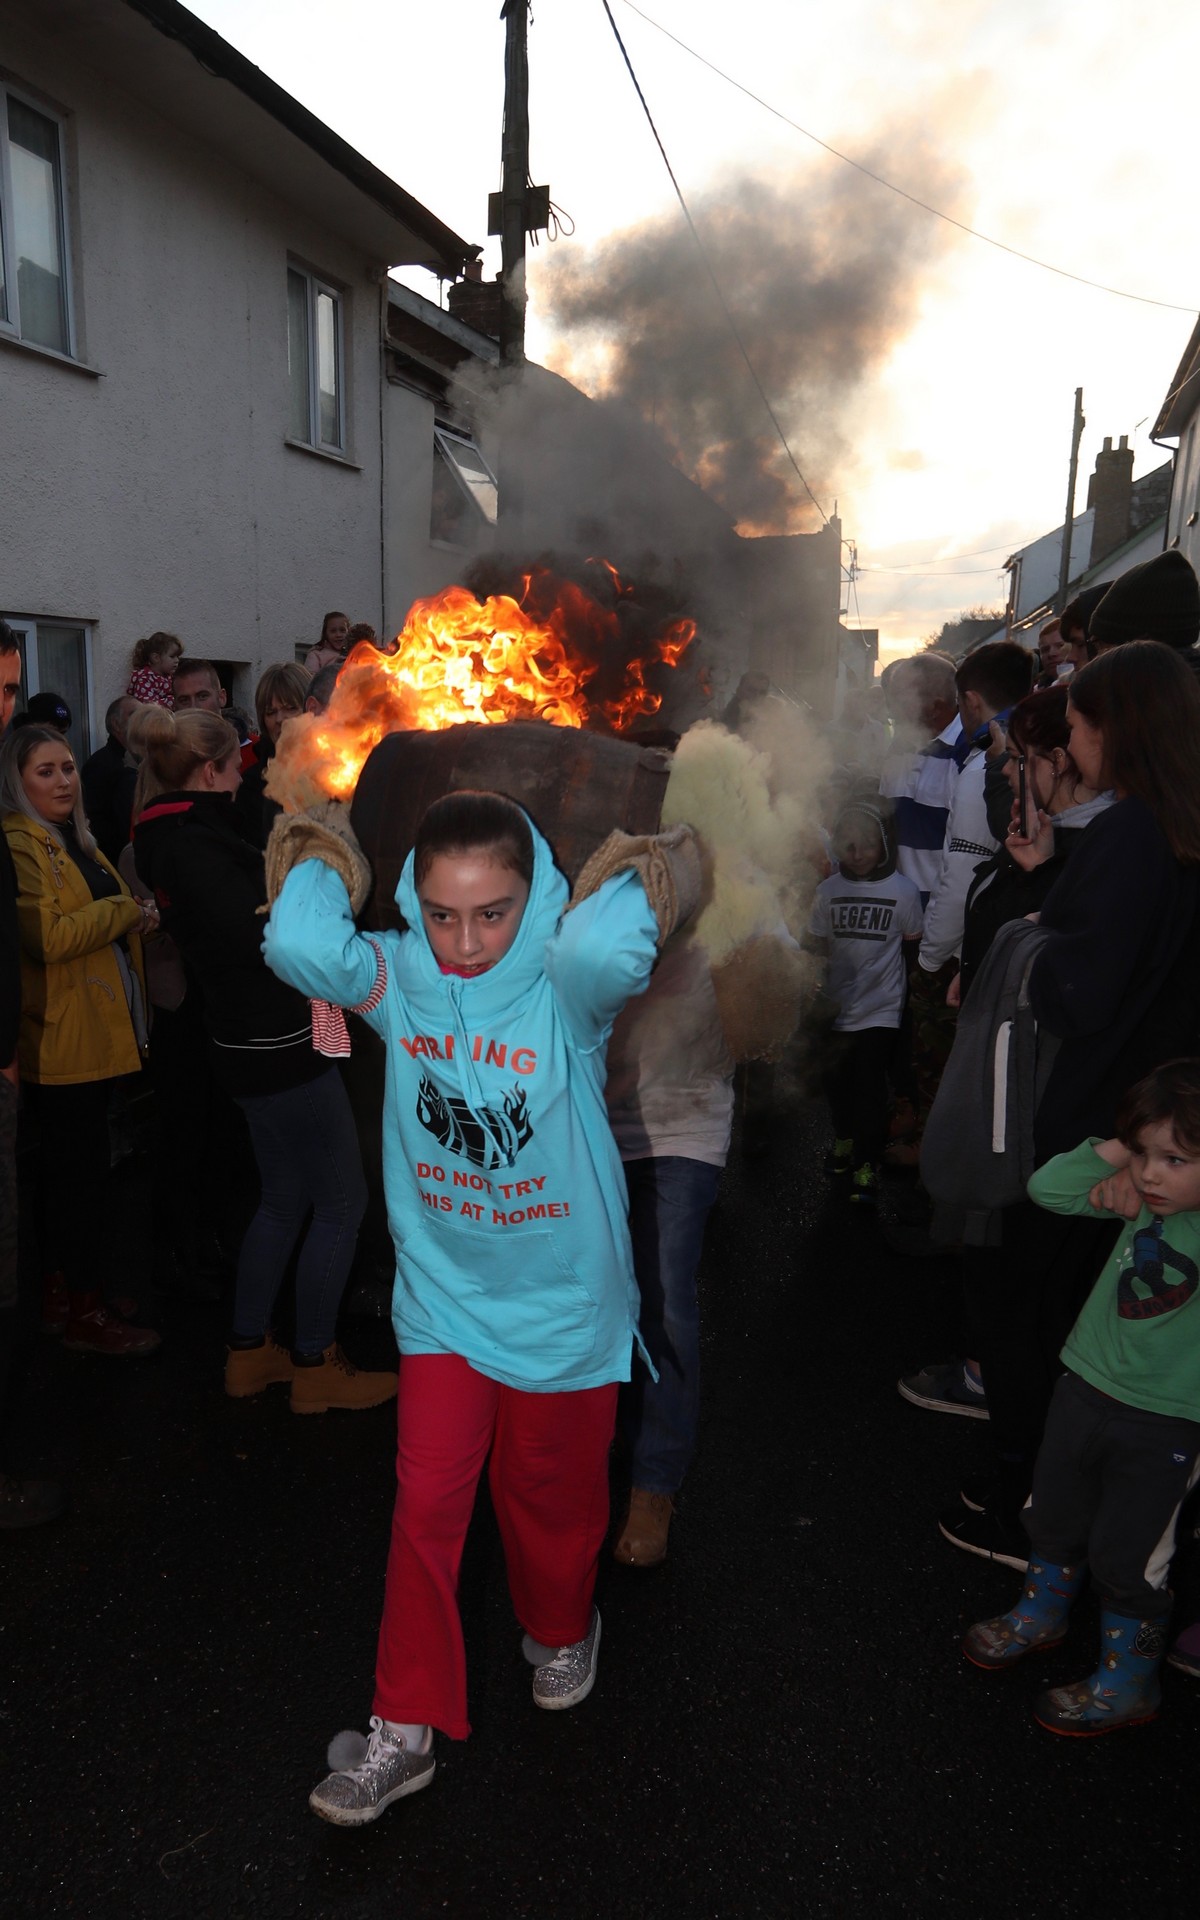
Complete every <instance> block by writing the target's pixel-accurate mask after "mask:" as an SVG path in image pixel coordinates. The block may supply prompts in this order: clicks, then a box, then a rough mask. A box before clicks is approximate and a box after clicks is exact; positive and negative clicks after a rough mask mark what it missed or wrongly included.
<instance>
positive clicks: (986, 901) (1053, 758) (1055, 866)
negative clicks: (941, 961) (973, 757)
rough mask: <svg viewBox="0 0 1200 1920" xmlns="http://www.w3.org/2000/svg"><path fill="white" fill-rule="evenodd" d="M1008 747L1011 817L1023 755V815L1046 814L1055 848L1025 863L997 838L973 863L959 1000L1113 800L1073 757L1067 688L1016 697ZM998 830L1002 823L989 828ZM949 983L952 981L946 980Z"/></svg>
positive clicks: (1038, 902)
mask: <svg viewBox="0 0 1200 1920" xmlns="http://www.w3.org/2000/svg"><path fill="white" fill-rule="evenodd" d="M1007 736H1008V753H1007V756H1006V764H1005V767H1004V772H1005V774H1006V775H1007V779H1008V788H1009V791H1010V793H1011V795H1012V805H1013V812H1012V816H1011V820H1005V821H1004V825H1003V832H1004V833H1007V831H1008V828H1009V826H1010V824H1012V822H1013V821H1015V820H1016V818H1017V814H1016V808H1017V806H1018V801H1019V795H1020V767H1021V762H1022V761H1023V762H1024V768H1025V794H1026V806H1027V809H1028V815H1029V819H1030V820H1033V819H1034V818H1035V817H1036V816H1037V814H1038V813H1039V812H1041V813H1044V814H1045V815H1046V816H1047V817H1048V818H1049V820H1050V821H1051V822H1052V824H1053V828H1054V850H1053V852H1052V854H1051V855H1050V858H1049V859H1048V860H1045V861H1043V862H1041V863H1040V864H1039V865H1037V866H1035V867H1033V868H1029V869H1027V868H1026V867H1024V866H1022V865H1020V864H1019V863H1018V862H1017V861H1016V860H1015V859H1014V858H1013V856H1012V853H1011V852H1010V850H1009V848H1008V847H1007V846H1006V845H1001V847H1000V848H999V850H998V851H997V852H996V853H994V854H993V855H992V856H991V858H990V859H989V860H985V861H983V862H982V864H981V865H980V866H978V867H977V868H976V870H975V878H974V880H973V881H972V882H971V887H970V891H969V892H968V894H967V906H966V920H965V925H964V928H963V943H962V956H961V966H960V970H959V972H958V974H957V975H956V976H955V978H956V980H957V982H958V989H957V996H956V998H957V999H958V1001H959V1003H960V1004H961V1000H962V999H963V998H965V996H966V993H967V991H968V989H969V987H970V984H971V979H972V977H973V975H974V972H975V969H976V968H977V967H978V965H979V963H980V961H981V960H982V959H983V956H984V954H985V953H986V952H987V950H988V948H989V947H990V946H991V944H992V941H993V940H994V939H995V937H996V934H997V932H998V931H999V929H1000V928H1001V927H1002V926H1004V925H1005V924H1006V923H1007V922H1008V921H1009V920H1023V919H1024V918H1025V916H1026V914H1030V913H1037V912H1038V911H1039V910H1040V908H1041V905H1042V902H1043V901H1044V900H1045V898H1046V896H1047V894H1048V893H1049V892H1050V889H1051V888H1052V887H1053V886H1054V885H1055V884H1056V882H1057V881H1058V878H1059V876H1060V874H1061V873H1062V871H1063V869H1064V868H1065V866H1066V864H1067V861H1068V859H1069V858H1070V856H1071V854H1072V852H1073V851H1074V849H1075V848H1076V846H1077V845H1078V844H1079V840H1080V836H1081V835H1082V834H1083V832H1084V830H1085V828H1087V827H1090V826H1091V824H1092V821H1093V820H1095V819H1096V818H1097V817H1098V815H1100V814H1101V813H1103V812H1104V810H1105V808H1106V807H1110V806H1111V805H1112V803H1113V798H1114V796H1113V794H1112V793H1111V792H1101V793H1097V792H1096V791H1095V790H1094V789H1093V788H1092V787H1090V786H1089V785H1088V783H1087V781H1086V780H1085V779H1084V778H1083V775H1082V774H1081V773H1080V771H1079V768H1078V767H1077V766H1076V765H1075V762H1074V760H1073V759H1072V758H1071V728H1070V724H1069V722H1068V719H1067V689H1066V688H1065V687H1064V686H1058V687H1045V688H1040V689H1038V690H1037V691H1036V692H1034V693H1027V694H1026V696H1025V698H1024V699H1023V700H1018V702H1017V704H1016V706H1015V707H1014V708H1013V710H1012V712H1011V714H1010V715H1009V719H1008V727H1007ZM994 830H995V831H996V832H997V833H1000V832H1001V827H1000V824H999V823H997V825H996V827H995V829H994ZM951 985H952V987H953V982H952V983H951Z"/></svg>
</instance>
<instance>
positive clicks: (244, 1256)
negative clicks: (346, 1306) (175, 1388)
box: [233, 1067, 367, 1354]
mask: <svg viewBox="0 0 1200 1920" xmlns="http://www.w3.org/2000/svg"><path fill="white" fill-rule="evenodd" d="M238 1105H239V1107H241V1109H242V1111H243V1113H244V1114H245V1116H246V1120H247V1123H248V1125H249V1128H250V1139H251V1141H252V1143H253V1146H254V1158H255V1160H256V1161H257V1162H258V1172H259V1178H260V1180H261V1181H262V1197H261V1199H260V1200H259V1203H258V1212H257V1213H256V1214H255V1216H254V1218H253V1220H252V1221H251V1222H250V1225H249V1227H248V1228H247V1229H246V1237H245V1239H244V1240H243V1241H242V1245H241V1251H240V1252H239V1254H238V1270H237V1291H236V1293H235V1296H234V1304H233V1332H234V1337H235V1339H240V1340H253V1339H256V1338H258V1336H259V1335H260V1334H263V1333H265V1332H266V1330H267V1327H268V1326H269V1325H270V1319H271V1310H272V1308H273V1307H274V1305H275V1296H276V1295H277V1294H278V1292H279V1288H280V1283H281V1282H282V1280H283V1275H284V1271H285V1269H286V1267H287V1263H288V1260H289V1259H290V1257H291V1252H292V1248H293V1247H294V1246H295V1244H296V1241H297V1239H298V1238H299V1234H300V1229H301V1227H302V1226H303V1225H304V1217H305V1215H306V1214H307V1212H308V1210H309V1208H310V1207H311V1208H312V1223H311V1225H310V1226H309V1229H308V1232H307V1233H306V1234H305V1236H304V1245H303V1247H302V1248H301V1249H300V1259H299V1262H298V1264H297V1267H296V1349H295V1350H296V1352H297V1353H306V1354H310V1353H323V1352H324V1351H325V1349H326V1348H327V1347H330V1346H332V1345H333V1339H334V1334H335V1331H336V1328H337V1314H338V1307H339V1305H340V1304H341V1298H342V1294H343V1293H344V1292H345V1290H346V1281H347V1280H348V1279H349V1277H350V1263H351V1261H352V1260H353V1259H354V1248H355V1244H356V1242H357V1239H358V1223H359V1221H360V1220H361V1219H362V1217H363V1213H364V1210H365V1208H366V1204H367V1183H366V1181H365V1180H364V1179H363V1170H362V1161H361V1159H360V1158H359V1152H358V1135H357V1134H356V1132H355V1129H354V1115H353V1114H352V1113H351V1111H350V1102H349V1100H348V1099H347V1097H346V1089H345V1087H344V1086H343V1085H342V1076H341V1074H340V1073H339V1072H338V1070H337V1068H336V1067H330V1068H329V1071H328V1072H327V1073H322V1074H321V1075H319V1077H318V1078H317V1079H316V1080H308V1081H306V1082H305V1084H304V1085H303V1086H302V1087H291V1088H289V1089H288V1091H287V1092H286V1093H265V1094H241V1095H239V1096H238Z"/></svg>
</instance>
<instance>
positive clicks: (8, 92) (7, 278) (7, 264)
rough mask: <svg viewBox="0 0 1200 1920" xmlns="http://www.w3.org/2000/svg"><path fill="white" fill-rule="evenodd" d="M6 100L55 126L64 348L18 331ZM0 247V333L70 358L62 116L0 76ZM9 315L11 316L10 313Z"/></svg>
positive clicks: (71, 296) (71, 305)
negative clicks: (0, 306) (2, 307)
mask: <svg viewBox="0 0 1200 1920" xmlns="http://www.w3.org/2000/svg"><path fill="white" fill-rule="evenodd" d="M10 99H16V100H19V101H20V102H21V104H22V106H24V107H28V109H29V111H30V112H31V113H36V114H38V115H39V116H40V117H41V118H42V119H43V120H48V121H49V122H50V124H51V125H52V126H53V128H54V130H55V147H56V154H55V159H56V163H57V185H58V250H59V258H60V260H61V262H62V287H63V307H64V315H63V317H64V322H65V327H66V337H67V343H66V347H65V348H62V347H52V346H47V344H46V342H45V341H43V340H33V339H31V338H30V337H29V336H28V335H27V334H24V333H22V331H21V317H20V316H21V294H20V288H19V286H18V284H17V262H16V255H15V253H14V247H15V244H16V237H15V233H14V224H15V223H14V218H13V215H14V202H13V185H12V156H11V153H10V150H9V149H10V146H11V141H10V136H9V131H8V103H9V100H10ZM0 249H2V254H3V261H2V264H3V268H4V292H5V299H6V301H7V304H8V318H7V319H6V318H5V317H4V316H3V315H0V336H3V337H4V338H5V339H9V340H19V341H20V343H21V345H22V346H25V347H31V348H33V349H34V350H35V351H36V352H38V353H51V354H56V355H57V356H58V358H59V359H64V360H75V359H77V358H78V354H77V349H76V328H75V287H74V276H73V272H72V260H71V228H70V221H69V210H68V206H67V143H66V120H65V118H64V116H63V115H62V114H61V113H56V112H55V111H54V109H53V107H50V106H48V105H47V104H46V102H45V101H44V100H39V99H38V98H37V97H36V96H35V95H33V94H30V93H29V92H27V91H26V89H25V88H23V87H20V86H13V85H11V84H10V83H9V82H7V81H4V80H0ZM14 315H15V318H14Z"/></svg>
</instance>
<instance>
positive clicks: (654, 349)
mask: <svg viewBox="0 0 1200 1920" xmlns="http://www.w3.org/2000/svg"><path fill="white" fill-rule="evenodd" d="M857 157H860V158H861V159H862V160H863V164H864V165H867V166H870V167H871V168H872V169H873V170H874V171H876V172H879V173H883V174H886V175H888V177H890V178H894V179H897V180H898V181H899V182H900V183H901V184H903V185H904V186H906V187H907V188H908V190H909V191H910V192H912V193H914V194H916V195H918V196H919V197H920V198H921V199H924V200H927V201H930V202H931V203H932V204H934V205H937V206H940V207H942V208H943V209H945V210H946V211H948V212H955V211H956V207H955V202H956V199H957V194H958V182H957V178H956V176H954V175H953V173H952V171H951V170H950V169H949V168H948V167H947V165H946V164H945V163H944V162H942V161H941V160H939V159H937V158H936V157H935V156H934V155H933V154H932V153H931V152H929V151H928V150H927V149H926V148H925V147H924V146H923V145H922V143H921V141H920V140H919V139H918V138H916V137H915V136H912V135H908V134H906V135H899V134H893V135H890V136H889V137H888V138H887V139H886V140H885V141H881V142H879V143H878V145H877V147H876V148H875V150H874V151H872V152H870V153H867V154H864V155H860V156H857ZM692 213H693V217H694V219H695V221H696V225H697V227H698V229H699V231H700V234H701V236H702V239H703V242H704V246H705V249H706V251H707V253H708V256H709V258H710V260H711V262H712V266H713V269H714V272H715V275H716V278H717V281H718V283H719V285H720V287H721V290H722V292H723V294H724V297H725V301H726V303H727V305H728V307H729V309H730V311H731V312H732V315H733V318H734V321H735V323H736V326H737V330H738V333H739V334H740V336H741V338H742V340H743V342H744V344H745V347H746V350H747V353H748V355H749V358H750V360H751V362H752V364H753V366H754V369H755V371H756V373H757V375H758V378H759V380H760V381H761V383H762V385H763V387H764V388H765V390H766V392H767V395H768V396H769V398H770V400H771V403H772V405H773V406H774V408H775V411H776V413H777V414H778V416H779V419H780V422H781V424H782V426H783V428H784V431H785V433H786V434H787V436H788V440H789V443H790V444H791V447H792V450H793V452H794V454H795V455H796V459H797V461H798V464H799V466H800V467H801V469H802V471H803V473H804V475H805V477H806V479H807V480H808V481H809V484H810V485H811V486H812V488H813V490H814V492H815V493H816V494H817V495H818V497H819V498H821V500H822V504H823V505H824V507H825V509H826V511H827V512H828V511H829V510H830V509H831V507H832V499H831V498H827V497H826V496H827V495H829V494H831V492H833V491H836V489H837V486H838V483H839V480H840V481H843V482H844V480H845V477H846V474H847V469H848V468H850V467H852V466H853V462H854V446H853V442H854V439H855V437H856V427H855V421H854V409H855V403H856V402H857V401H858V400H859V399H860V398H861V396H862V394H863V392H864V390H865V388H866V387H867V385H868V383H869V380H870V377H871V376H872V374H874V373H875V372H876V371H877V370H878V369H879V368H880V367H881V366H882V365H883V363H884V361H885V360H886V358H887V356H888V354H889V352H890V351H891V349H892V348H893V347H894V346H895V345H896V343H897V342H898V341H899V340H900V339H901V338H902V337H903V336H904V334H905V333H906V332H907V331H908V329H909V327H910V326H911V325H912V322H913V320H914V319H915V317H916V313H917V306H918V300H919V298H920V295H921V292H922V289H923V286H924V284H925V283H926V281H927V277H928V270H929V266H930V262H931V261H932V259H933V258H934V256H935V255H936V254H937V252H938V251H939V250H940V249H941V248H942V247H943V246H944V245H945V242H946V238H947V236H948V235H949V234H950V233H951V232H952V229H950V228H948V227H947V226H946V225H945V223H944V222H941V221H938V220H936V219H934V218H933V217H932V216H931V215H929V214H928V213H925V212H923V211H921V210H920V209H919V208H917V207H915V206H913V205H911V204H910V203H909V202H907V201H905V200H901V199H899V198H898V197H897V196H896V195H894V194H891V193H889V192H887V191H886V189H884V188H882V187H880V186H877V185H876V184H875V183H874V182H873V181H870V180H867V179H865V178H864V177H863V176H862V175H861V174H860V173H858V172H856V171H855V170H854V169H852V168H850V167H848V166H846V165H844V164H842V163H839V162H836V161H832V160H830V161H827V162H822V163H821V164H819V165H816V166H812V167H808V168H804V169H799V170H797V171H795V172H793V173H792V174H790V175H789V176H788V177H786V178H780V177H779V176H774V177H771V178H769V179H768V178H763V177H758V176H755V175H750V174H747V175H743V176H741V177H739V178H731V179H726V180H724V181H722V182H721V183H720V184H719V186H717V187H714V188H712V189H711V190H709V191H708V192H707V193H705V194H703V195H702V196H699V197H698V198H697V199H696V200H695V202H694V203H693V204H692ZM539 293H540V298H541V300H542V302H543V303H544V305H545V307H546V309H547V312H548V318H549V319H550V321H551V324H552V325H554V326H555V327H557V329H558V331H559V334H560V338H561V341H562V348H561V352H560V353H559V354H557V355H556V356H555V364H556V365H557V366H558V367H559V369H560V370H561V371H563V372H566V373H567V374H568V376H569V377H571V378H579V377H580V375H579V368H580V366H581V364H582V362H581V355H584V356H586V355H588V354H589V353H591V354H592V355H593V359H592V362H591V364H593V365H595V364H597V362H596V361H595V358H594V349H595V347H596V345H597V344H598V343H599V344H601V345H602V348H603V349H604V350H605V351H604V353H603V355H602V357H601V360H600V362H599V365H600V368H601V370H600V372H599V374H598V375H594V376H593V378H592V379H591V381H590V383H589V382H588V381H586V379H584V380H581V384H585V385H590V390H591V391H592V392H593V393H595V394H596V397H597V398H601V399H604V400H609V401H616V402H623V403H625V404H626V405H631V406H633V407H634V408H635V409H636V410H637V412H638V413H639V414H640V415H641V417H642V418H643V419H644V420H645V421H647V422H648V423H650V424H652V425H653V426H655V427H656V428H657V429H658V431H659V432H660V433H661V434H662V436H663V438H664V439H665V440H666V442H667V444H668V446H669V447H670V449H671V453H672V457H673V459H674V460H675V462H676V464H677V465H678V466H680V467H681V468H682V469H683V471H684V472H685V473H687V474H688V475H689V477H691V478H692V479H694V480H697V481H699V482H700V484H701V485H702V486H703V487H704V488H705V489H706V491H707V492H708V493H709V494H711V496H712V497H713V498H714V499H715V500H717V501H719V502H720V503H721V504H722V506H724V507H725V508H727V509H728V511H729V513H730V514H731V516H732V517H733V518H734V519H735V521H736V522H737V524H738V526H739V527H740V529H741V530H742V531H744V532H755V533H786V532H796V531H802V530H806V529H808V528H811V527H813V526H815V525H818V524H819V521H818V520H817V517H816V514H815V510H814V509H813V507H812V505H811V502H810V501H809V499H808V496H807V494H806V493H805V492H804V489H803V487H802V486H801V483H800V481H799V480H798V479H797V477H796V475H795V473H794V471H793V469H792V468H791V466H790V464H789V462H788V460H787V456H786V454H785V453H784V451H783V449H782V447H781V446H780V443H779V440H778V437H777V436H776V434H775V433H774V430H773V429H772V427H771V424H770V421H769V418H768V417H767V415H766V413H765V411H764V409H763V405H762V402H761V400H760V399H759V397H758V394H757V393H756V391H755V387H754V384H753V380H752V378H751V375H750V374H749V372H748V371H747V368H746V365H745V362H744V360H743V358H742V356H741V354H740V352H739V350H738V347H737V344H736V342H735V340H734V338H733V335H732V332H731V329H730V326H729V322H728V320H727V319H726V317H725V314H724V313H723V311H722V309H721V305H720V303H719V301H718V299H717V297H716V295H715V293H714V291H713V287H712V283H711V281H710V279H709V276H708V274H707V272H706V269H705V266H704V263H703V261H702V259H701V258H700V256H699V254H698V251H697V248H696V244H695V242H694V240H693V239H692V236H691V234H690V232H689V231H688V228H687V226H686V224H685V222H684V220H683V216H682V214H681V213H679V212H677V211H673V212H671V213H669V214H665V215H663V216H662V217H661V218H657V219H654V220H652V221H647V222H645V223H644V224H643V225H641V226H638V227H635V228H632V229H630V230H628V231H626V232H623V233H619V234H617V235H615V236H614V237H613V238H611V239H609V240H607V241H605V242H604V243H603V244H602V245H601V246H599V247H597V248H595V249H594V250H593V251H592V252H590V253H589V254H586V255H581V254H579V253H576V254H574V255H570V254H568V255H566V256H565V257H564V256H563V255H559V256H558V257H556V258H555V259H554V260H552V261H551V262H550V263H549V264H548V266H547V267H546V268H545V270H544V276H543V278H542V279H541V281H540V285H539Z"/></svg>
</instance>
